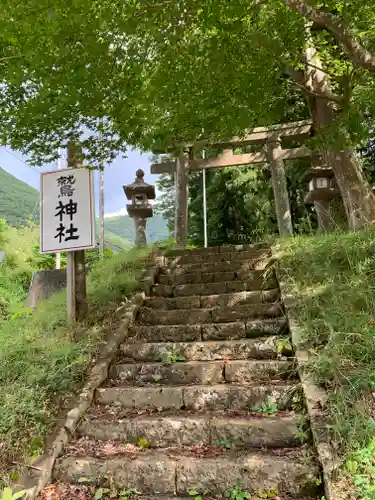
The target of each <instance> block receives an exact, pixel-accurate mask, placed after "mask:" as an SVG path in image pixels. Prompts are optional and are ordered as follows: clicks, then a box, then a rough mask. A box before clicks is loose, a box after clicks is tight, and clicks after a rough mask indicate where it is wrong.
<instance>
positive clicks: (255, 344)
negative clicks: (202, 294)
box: [120, 335, 293, 363]
mask: <svg viewBox="0 0 375 500" xmlns="http://www.w3.org/2000/svg"><path fill="white" fill-rule="evenodd" d="M120 350H121V354H122V355H123V356H124V361H129V360H130V361H161V362H164V363H168V362H173V360H174V359H177V361H178V359H180V360H181V361H215V360H239V359H275V358H277V356H278V355H279V354H281V355H283V356H292V354H293V350H292V347H291V344H290V342H289V337H279V336H276V335H272V336H269V337H259V338H255V339H242V340H228V341H225V340H224V341H223V340H220V341H206V342H175V343H171V342H134V343H132V342H127V343H125V344H122V345H121V346H120Z"/></svg>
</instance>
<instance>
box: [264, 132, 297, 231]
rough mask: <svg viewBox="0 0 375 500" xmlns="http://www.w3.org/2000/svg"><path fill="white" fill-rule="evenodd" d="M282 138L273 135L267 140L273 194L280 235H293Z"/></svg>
mask: <svg viewBox="0 0 375 500" xmlns="http://www.w3.org/2000/svg"><path fill="white" fill-rule="evenodd" d="M282 152H283V150H282V148H281V139H280V137H278V136H273V137H271V138H270V139H268V141H267V154H268V161H269V164H270V166H271V177H272V187H273V194H274V197H275V207H276V217H277V225H278V227H279V233H280V236H292V234H293V224H292V214H291V211H290V204H289V194H288V185H287V182H286V175H285V169H284V160H283V159H282Z"/></svg>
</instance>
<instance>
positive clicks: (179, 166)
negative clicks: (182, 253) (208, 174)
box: [175, 149, 189, 247]
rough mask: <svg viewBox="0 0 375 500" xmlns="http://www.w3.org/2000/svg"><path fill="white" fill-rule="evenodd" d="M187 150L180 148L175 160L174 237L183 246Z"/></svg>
mask: <svg viewBox="0 0 375 500" xmlns="http://www.w3.org/2000/svg"><path fill="white" fill-rule="evenodd" d="M188 170H189V152H188V151H187V150H185V149H181V150H180V154H179V157H178V159H177V162H176V181H175V182H176V214H175V239H176V242H177V245H178V246H181V247H185V246H186V245H187V241H188V200H189V184H188Z"/></svg>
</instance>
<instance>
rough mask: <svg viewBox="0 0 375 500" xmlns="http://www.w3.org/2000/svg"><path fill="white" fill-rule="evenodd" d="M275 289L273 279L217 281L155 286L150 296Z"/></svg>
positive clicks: (213, 293)
mask: <svg viewBox="0 0 375 500" xmlns="http://www.w3.org/2000/svg"><path fill="white" fill-rule="evenodd" d="M273 288H277V283H276V281H275V280H274V279H271V280H269V281H268V282H267V281H266V282H264V281H262V280H258V279H255V280H243V281H242V280H234V281H218V282H216V283H215V282H212V283H196V284H187V285H161V284H160V283H159V284H156V285H154V286H153V287H152V288H151V295H153V296H156V297H187V296H189V295H195V296H196V295H199V296H202V295H218V294H223V293H233V292H251V291H255V290H258V291H259V290H271V289H273Z"/></svg>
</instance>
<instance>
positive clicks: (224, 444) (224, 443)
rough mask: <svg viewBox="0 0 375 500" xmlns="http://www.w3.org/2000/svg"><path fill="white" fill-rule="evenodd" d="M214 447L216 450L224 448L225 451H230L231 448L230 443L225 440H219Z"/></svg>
mask: <svg viewBox="0 0 375 500" xmlns="http://www.w3.org/2000/svg"><path fill="white" fill-rule="evenodd" d="M216 446H217V447H218V448H225V449H226V450H231V449H232V448H233V444H232V443H230V442H229V441H228V440H227V439H220V441H218V442H217V443H216Z"/></svg>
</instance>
